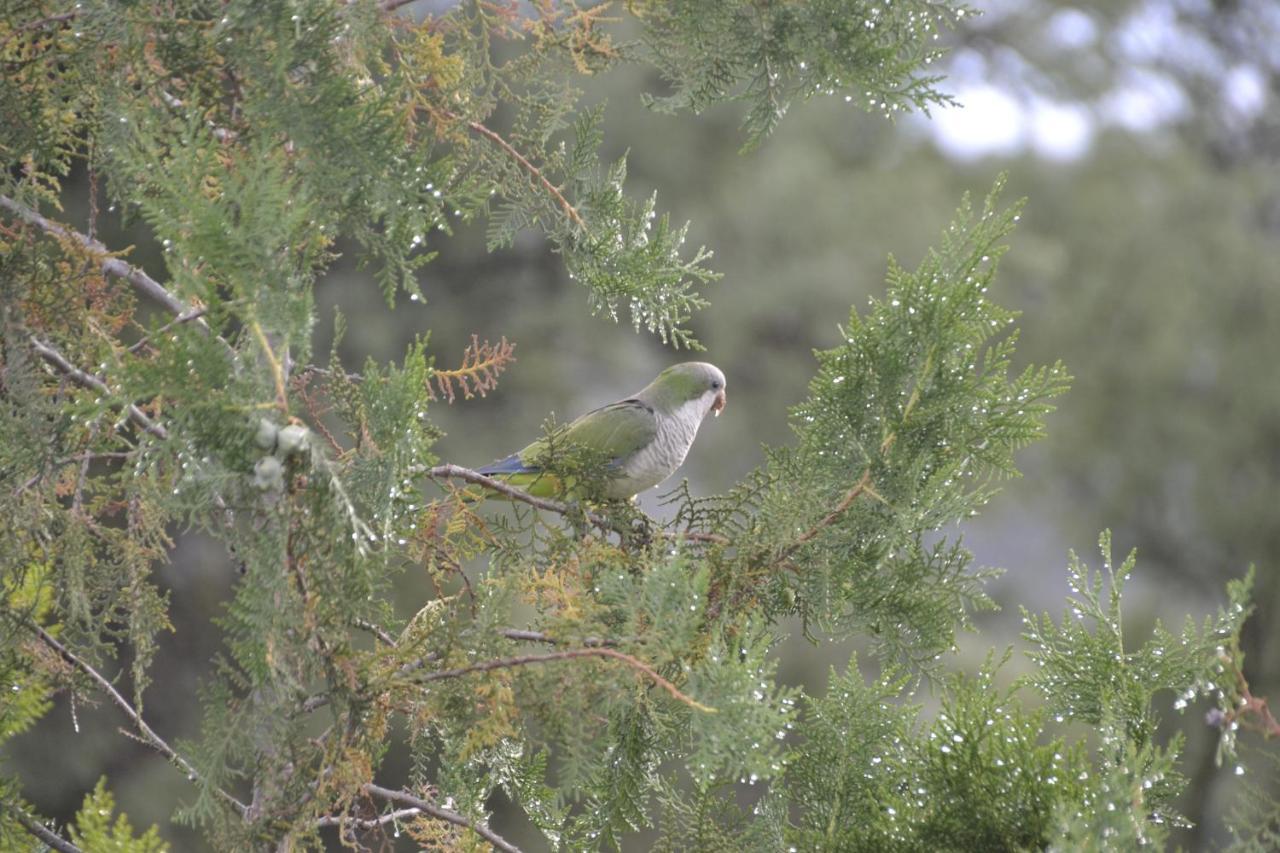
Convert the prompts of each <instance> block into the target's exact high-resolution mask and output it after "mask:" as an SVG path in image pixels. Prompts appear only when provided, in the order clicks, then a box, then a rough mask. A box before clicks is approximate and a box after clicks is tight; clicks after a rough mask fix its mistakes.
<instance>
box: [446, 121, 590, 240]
mask: <svg viewBox="0 0 1280 853" xmlns="http://www.w3.org/2000/svg"><path fill="white" fill-rule="evenodd" d="M446 114H447V115H449V116H450V117H452V118H457V116H455V115H453V114H452V113H446ZM467 127H469V128H471V130H472V132H474V133H478V134H480V135H481V136H483V137H484V138H485V139H488V140H489V141H490V142H492V143H493V144H494V145H497V146H498V147H499V148H501V149H502V150H503V151H504V152H505V153H506V155H507V156H508V157H510V158H511V159H512V160H515V161H516V162H517V163H519V164H520V166H521V167H522V168H523V169H524V170H525V171H527V172H528V173H529V175H530V176H531V177H532V178H533V179H534V180H536V181H537V182H538V183H540V184H541V185H542V188H543V189H544V190H546V191H547V193H548V194H550V196H551V197H552V198H553V199H555V200H556V202H557V203H558V204H559V205H560V207H561V209H563V210H564V212H565V215H566V216H568V217H569V219H570V221H572V222H573V224H574V225H577V226H578V227H579V228H581V229H582V230H583V232H584V233H590V232H589V229H588V228H587V223H586V222H584V221H583V219H582V216H581V214H579V213H578V209H577V208H576V207H574V206H573V205H572V204H570V203H569V200H568V199H567V198H565V197H564V194H563V193H561V192H560V189H559V187H557V186H556V185H555V184H553V183H551V181H549V180H547V177H546V175H544V174H542V170H541V169H539V168H538V167H537V166H535V165H533V164H532V163H530V162H529V160H528V159H527V158H526V157H525V156H524V155H523V154H521V153H520V152H519V151H517V150H516V149H515V148H514V147H513V146H512V145H511V143H510V142H507V140H505V139H503V138H502V136H501V135H500V134H498V133H497V131H494V130H491V129H490V128H489V127H487V126H486V125H484V124H483V123H481V122H478V121H474V120H472V121H468V122H467Z"/></svg>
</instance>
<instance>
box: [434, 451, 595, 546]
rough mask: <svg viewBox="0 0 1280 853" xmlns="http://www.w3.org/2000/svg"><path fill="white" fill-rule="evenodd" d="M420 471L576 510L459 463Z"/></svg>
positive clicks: (554, 508) (542, 505) (566, 511)
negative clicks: (535, 495)
mask: <svg viewBox="0 0 1280 853" xmlns="http://www.w3.org/2000/svg"><path fill="white" fill-rule="evenodd" d="M421 473H423V474H426V475H427V476H428V477H431V478H432V479H434V480H449V479H455V480H465V481H466V482H468V483H474V484H476V485H477V486H484V487H485V488H487V489H492V490H493V491H495V492H498V493H499V494H502V495H506V496H507V497H509V498H511V499H512V500H516V501H520V502H521V503H527V504H528V505H529V506H532V507H537V508H538V509H545V510H546V511H548V512H554V513H559V514H560V515H573V514H574V513H576V512H577V511H578V509H577V507H575V506H574V505H573V504H569V503H563V502H561V501H553V500H548V499H547V498H538V497H534V496H533V495H531V494H529V493H528V492H525V491H522V490H520V489H517V488H516V487H515V486H511V485H508V484H507V483H504V482H503V481H502V480H499V479H497V478H494V477H490V476H488V475H487V474H481V473H480V472H479V471H473V470H471V469H470V468H463V467H462V466H461V465H437V466H435V467H434V468H427V469H425V470H423V471H422V472H421ZM583 515H585V516H586V518H587V520H588V521H590V522H591V523H592V524H594V525H596V526H597V527H600V528H601V529H603V530H613V529H614V527H613V525H612V524H610V522H609V519H607V518H605V517H604V516H603V515H599V514H597V513H594V512H590V511H583Z"/></svg>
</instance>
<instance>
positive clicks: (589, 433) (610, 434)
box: [564, 399, 658, 465]
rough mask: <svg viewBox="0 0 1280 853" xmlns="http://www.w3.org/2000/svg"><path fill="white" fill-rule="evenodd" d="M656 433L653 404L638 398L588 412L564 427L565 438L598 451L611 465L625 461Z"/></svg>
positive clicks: (572, 442) (649, 442)
mask: <svg viewBox="0 0 1280 853" xmlns="http://www.w3.org/2000/svg"><path fill="white" fill-rule="evenodd" d="M657 435H658V417H657V415H655V414H654V412H653V407H652V406H650V405H648V404H647V403H643V402H641V401H640V400H636V399H630V400H620V401H618V402H617V403H610V404H609V405H607V406H602V407H600V408H599V409H594V410H592V411H590V412H587V413H586V414H585V415H583V416H582V417H580V418H578V419H577V420H576V421H574V422H573V423H571V424H569V428H568V429H567V430H565V434H564V440H565V441H567V442H569V443H570V444H579V445H582V446H583V447H589V448H591V449H592V450H597V451H600V452H601V453H604V454H606V455H607V456H608V457H609V461H610V462H611V463H612V464H613V465H619V464H622V463H624V462H626V461H627V460H628V459H630V458H631V457H632V456H634V455H635V454H636V453H637V452H638V451H639V450H640V449H641V448H644V447H647V446H648V445H650V444H652V443H653V440H654V438H656V437H657Z"/></svg>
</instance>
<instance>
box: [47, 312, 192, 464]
mask: <svg viewBox="0 0 1280 853" xmlns="http://www.w3.org/2000/svg"><path fill="white" fill-rule="evenodd" d="M30 341H31V348H32V349H34V350H35V351H36V354H37V355H39V356H40V357H41V358H42V359H44V360H45V361H46V362H48V363H49V364H50V365H52V366H53V367H54V368H55V369H57V370H58V372H59V373H62V374H63V375H64V376H66V377H67V378H68V379H70V380H72V381H73V382H75V383H76V384H77V385H81V386H83V387H85V388H92V389H93V390H95V391H98V392H99V393H101V394H105V395H108V396H110V395H111V389H110V388H109V387H107V383H105V382H103V381H102V380H101V379H99V378H98V377H96V376H94V375H93V374H92V373H88V372H86V371H84V370H81V369H80V368H78V367H76V366H75V365H74V364H72V363H71V362H70V361H68V360H67V358H66V356H64V355H63V354H62V353H60V352H59V351H58V350H57V349H56V348H55V347H54V346H53V345H51V344H47V343H45V342H44V341H42V340H40V339H39V338H37V337H35V336H34V335H33V336H32V337H31V338H30ZM124 410H125V414H126V415H127V416H128V418H129V420H131V421H133V422H134V423H135V424H137V425H138V426H140V427H142V429H144V430H146V431H147V432H149V433H151V434H152V435H154V436H155V437H156V438H160V439H167V438H168V437H169V431H168V430H166V429H165V428H164V427H163V426H161V425H160V424H158V423H156V422H155V421H153V420H152V419H151V418H149V417H147V415H146V413H145V412H143V411H142V409H139V408H138V407H137V406H135V405H134V404H133V403H128V404H126V405H125V407H124Z"/></svg>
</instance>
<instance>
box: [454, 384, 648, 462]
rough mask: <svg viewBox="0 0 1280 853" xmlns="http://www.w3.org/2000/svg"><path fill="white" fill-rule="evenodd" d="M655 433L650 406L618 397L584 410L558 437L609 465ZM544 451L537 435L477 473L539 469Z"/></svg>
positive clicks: (631, 453)
mask: <svg viewBox="0 0 1280 853" xmlns="http://www.w3.org/2000/svg"><path fill="white" fill-rule="evenodd" d="M657 434H658V419H657V416H656V415H654V413H653V408H652V407H651V406H648V405H646V404H645V403H642V402H641V401H639V400H621V401H619V402H617V403H610V404H609V405H607V406H601V407H600V408H598V409H593V410H591V411H590V412H587V413H586V414H585V415H583V416H582V417H580V418H578V419H577V420H576V421H574V422H573V423H571V424H569V426H567V427H565V430H564V433H563V434H562V435H561V437H560V440H562V441H564V442H565V443H566V444H577V445H581V446H583V447H588V448H591V449H592V450H596V451H599V452H601V453H604V454H606V455H607V456H608V457H609V461H610V463H611V464H613V465H618V464H621V463H623V462H625V461H626V460H627V459H629V458H631V456H632V455H633V454H634V453H636V452H637V451H638V450H640V448H642V447H645V446H646V445H648V444H649V443H650V442H652V441H653V439H654V437H655V436H656V435H657ZM546 450H547V441H546V439H544V438H540V439H538V440H537V441H535V442H534V443H533V444H530V445H529V446H528V447H526V448H524V449H523V450H521V451H520V452H519V453H513V454H511V455H510V456H508V457H507V458H506V459H501V460H499V461H497V462H494V463H493V464H491V465H486V466H485V467H484V468H481V469H479V471H480V473H481V474H490V475H501V474H508V475H509V474H526V473H530V472H534V471H541V470H542V468H541V466H539V465H538V460H539V458H540V457H542V455H543V454H544V453H546Z"/></svg>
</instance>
